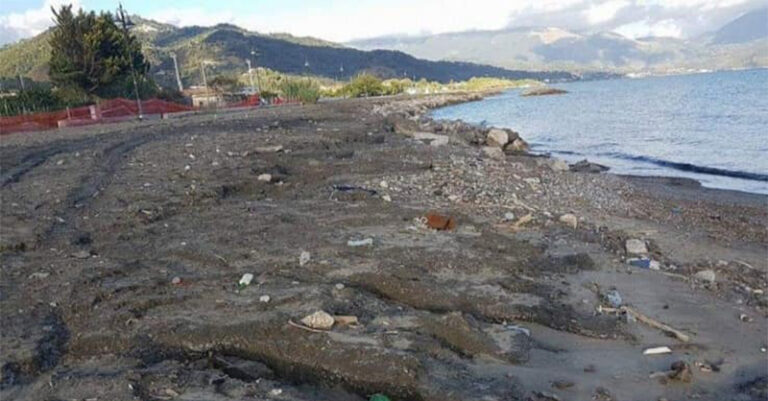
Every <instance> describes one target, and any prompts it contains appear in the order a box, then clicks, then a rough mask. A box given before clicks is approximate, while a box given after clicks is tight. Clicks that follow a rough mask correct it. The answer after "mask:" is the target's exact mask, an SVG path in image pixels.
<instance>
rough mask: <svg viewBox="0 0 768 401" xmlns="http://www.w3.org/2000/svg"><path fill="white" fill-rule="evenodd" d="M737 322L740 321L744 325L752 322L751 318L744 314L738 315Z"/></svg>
mask: <svg viewBox="0 0 768 401" xmlns="http://www.w3.org/2000/svg"><path fill="white" fill-rule="evenodd" d="M739 320H741V321H742V322H744V323H749V322H751V321H752V318H751V317H749V316H747V315H746V314H744V313H742V314H740V315H739Z"/></svg>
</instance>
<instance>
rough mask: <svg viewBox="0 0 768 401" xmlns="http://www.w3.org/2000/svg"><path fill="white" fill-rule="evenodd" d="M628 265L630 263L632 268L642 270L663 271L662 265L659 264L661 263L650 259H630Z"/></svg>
mask: <svg viewBox="0 0 768 401" xmlns="http://www.w3.org/2000/svg"><path fill="white" fill-rule="evenodd" d="M627 263H629V264H630V265H632V266H635V267H639V268H641V269H651V270H660V269H661V263H659V261H657V260H653V259H649V258H629V259H627Z"/></svg>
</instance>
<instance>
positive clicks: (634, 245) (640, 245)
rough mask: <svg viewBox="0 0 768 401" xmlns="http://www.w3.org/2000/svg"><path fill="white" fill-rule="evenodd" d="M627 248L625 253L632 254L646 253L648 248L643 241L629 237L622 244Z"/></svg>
mask: <svg viewBox="0 0 768 401" xmlns="http://www.w3.org/2000/svg"><path fill="white" fill-rule="evenodd" d="M624 246H625V247H626V249H627V253H629V254H632V255H644V254H646V253H648V248H647V247H646V246H645V241H643V240H640V239H637V238H631V239H628V240H627V242H626V243H625V244H624Z"/></svg>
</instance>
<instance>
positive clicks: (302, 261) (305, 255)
mask: <svg viewBox="0 0 768 401" xmlns="http://www.w3.org/2000/svg"><path fill="white" fill-rule="evenodd" d="M311 257H312V256H311V255H310V254H309V252H307V251H301V255H299V266H304V265H306V264H307V263H309V259H310V258H311Z"/></svg>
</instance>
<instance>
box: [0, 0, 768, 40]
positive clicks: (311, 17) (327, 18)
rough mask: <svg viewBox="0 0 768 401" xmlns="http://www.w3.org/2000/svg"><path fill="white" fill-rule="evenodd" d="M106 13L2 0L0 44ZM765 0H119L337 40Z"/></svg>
mask: <svg viewBox="0 0 768 401" xmlns="http://www.w3.org/2000/svg"><path fill="white" fill-rule="evenodd" d="M71 3H73V4H74V5H75V7H76V8H79V7H82V8H84V9H86V10H109V11H113V10H114V9H115V8H116V7H117V1H116V0H0V44H5V43H10V42H15V41H17V40H19V39H23V38H28V37H31V36H34V35H37V34H38V33H40V32H42V31H43V30H45V29H46V28H47V27H49V26H50V25H51V24H52V22H51V11H50V9H51V6H59V5H61V4H71ZM765 5H766V0H385V1H382V0H323V1H320V0H226V1H222V0H185V1H157V0H123V6H124V7H125V8H126V9H127V10H128V12H129V13H131V14H139V15H141V16H143V17H147V18H151V19H155V20H158V21H161V22H167V23H171V24H174V25H178V26H186V25H202V26H210V25H215V24H217V23H222V22H227V23H232V24H235V25H239V26H241V27H243V28H246V29H249V30H254V31H258V32H262V33H270V32H287V33H291V34H293V35H297V36H314V37H318V38H321V39H326V40H331V41H335V42H344V41H349V40H352V39H362V38H369V37H375V36H383V35H419V34H427V33H443V32H454V31H465V30H478V29H482V30H484V29H502V28H507V27H520V26H552V27H558V28H563V29H569V30H574V31H579V32H598V31H612V32H617V33H620V34H622V35H625V36H627V37H630V38H636V37H643V36H672V37H678V38H690V37H695V36H698V35H701V34H702V33H705V32H708V31H712V30H715V29H717V28H718V27H720V26H721V25H723V24H725V23H727V22H728V21H730V20H732V19H734V18H736V17H738V16H739V15H741V14H743V13H744V12H747V11H750V10H752V9H756V8H759V7H764V6H765Z"/></svg>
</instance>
